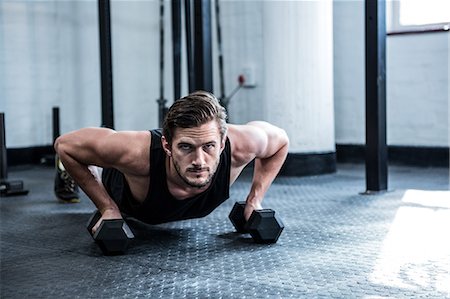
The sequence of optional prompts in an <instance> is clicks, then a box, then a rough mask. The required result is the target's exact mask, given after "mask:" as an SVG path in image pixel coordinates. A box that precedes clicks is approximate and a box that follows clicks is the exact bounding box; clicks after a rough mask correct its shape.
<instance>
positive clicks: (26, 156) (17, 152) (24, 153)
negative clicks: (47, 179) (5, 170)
mask: <svg viewBox="0 0 450 299" xmlns="http://www.w3.org/2000/svg"><path fill="white" fill-rule="evenodd" d="M54 155H55V150H54V149H53V146H51V145H44V146H34V147H25V148H9V149H8V150H7V156H8V166H16V165H26V164H48V163H52V160H53V159H54ZM49 160H50V161H49Z"/></svg>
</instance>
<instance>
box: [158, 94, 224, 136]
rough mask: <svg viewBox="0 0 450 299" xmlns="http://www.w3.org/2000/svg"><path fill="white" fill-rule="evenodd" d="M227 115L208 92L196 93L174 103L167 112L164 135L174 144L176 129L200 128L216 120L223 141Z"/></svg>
mask: <svg viewBox="0 0 450 299" xmlns="http://www.w3.org/2000/svg"><path fill="white" fill-rule="evenodd" d="M226 118H227V114H226V112H225V108H223V107H222V106H221V105H220V103H219V101H218V100H217V98H216V97H215V96H214V95H213V94H211V93H209V92H206V91H195V92H193V93H191V94H189V95H187V96H185V97H183V98H181V99H179V100H177V101H175V102H174V103H173V105H172V106H171V107H170V108H169V110H168V111H167V115H166V117H165V119H164V124H163V135H164V136H165V138H166V140H167V142H168V143H169V144H172V139H173V136H174V133H175V129H176V128H194V127H199V126H201V125H203V124H205V123H207V122H209V121H212V120H215V121H216V122H217V125H218V126H219V131H220V136H221V139H222V140H223V138H224V136H225V134H226V132H227V125H226Z"/></svg>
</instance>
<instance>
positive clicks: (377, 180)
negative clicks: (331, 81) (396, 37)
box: [365, 0, 387, 193]
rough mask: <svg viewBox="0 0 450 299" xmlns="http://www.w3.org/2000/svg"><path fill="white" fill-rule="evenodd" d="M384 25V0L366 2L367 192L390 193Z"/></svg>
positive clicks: (368, 0) (367, 0)
mask: <svg viewBox="0 0 450 299" xmlns="http://www.w3.org/2000/svg"><path fill="white" fill-rule="evenodd" d="M385 22H386V16H385V0H366V1H365V33H366V35H365V47H366V188H367V189H366V193H370V192H377V191H383V190H387V145H386V25H385Z"/></svg>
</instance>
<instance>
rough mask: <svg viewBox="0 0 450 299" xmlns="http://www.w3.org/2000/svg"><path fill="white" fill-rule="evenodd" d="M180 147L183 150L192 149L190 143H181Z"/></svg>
mask: <svg viewBox="0 0 450 299" xmlns="http://www.w3.org/2000/svg"><path fill="white" fill-rule="evenodd" d="M178 148H179V149H181V150H183V151H188V150H190V149H191V146H190V145H188V144H180V145H179V146H178Z"/></svg>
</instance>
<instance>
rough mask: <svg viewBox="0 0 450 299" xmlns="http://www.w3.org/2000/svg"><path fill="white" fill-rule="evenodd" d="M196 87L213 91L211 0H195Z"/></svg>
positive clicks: (194, 47)
mask: <svg viewBox="0 0 450 299" xmlns="http://www.w3.org/2000/svg"><path fill="white" fill-rule="evenodd" d="M194 41H195V43H194V46H193V49H194V70H195V86H194V87H195V89H196V90H200V89H201V90H205V91H209V92H212V91H213V69H212V43H211V1H210V0H197V1H194Z"/></svg>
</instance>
